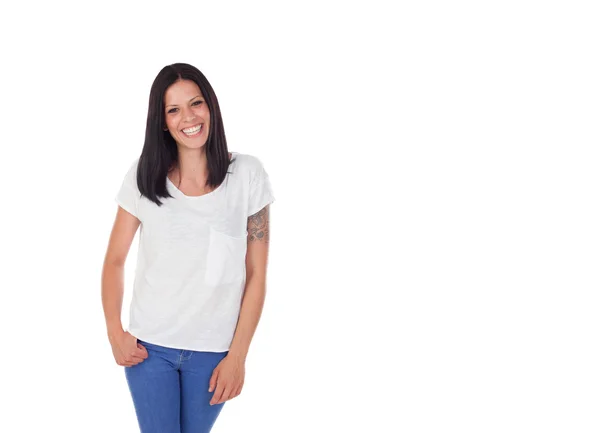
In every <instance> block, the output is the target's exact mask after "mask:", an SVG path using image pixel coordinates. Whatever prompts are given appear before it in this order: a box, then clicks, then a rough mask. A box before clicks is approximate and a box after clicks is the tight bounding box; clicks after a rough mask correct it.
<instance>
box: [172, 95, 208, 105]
mask: <svg viewBox="0 0 600 433" xmlns="http://www.w3.org/2000/svg"><path fill="white" fill-rule="evenodd" d="M200 97H202V95H198V96H194V97H193V98H192V99H190V100H189V101H188V102H192V101H193V100H194V99H196V98H200ZM166 107H177V105H176V104H169V105H166V106H165V108H166Z"/></svg>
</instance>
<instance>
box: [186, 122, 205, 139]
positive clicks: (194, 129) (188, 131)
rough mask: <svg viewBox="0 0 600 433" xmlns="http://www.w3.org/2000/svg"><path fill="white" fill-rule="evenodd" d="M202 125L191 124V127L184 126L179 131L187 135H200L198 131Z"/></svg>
mask: <svg viewBox="0 0 600 433" xmlns="http://www.w3.org/2000/svg"><path fill="white" fill-rule="evenodd" d="M202 125H203V124H200V125H196V126H192V127H191V128H185V129H182V130H181V131H182V132H183V133H184V134H185V135H187V136H188V137H195V136H196V135H200V132H201V131H202Z"/></svg>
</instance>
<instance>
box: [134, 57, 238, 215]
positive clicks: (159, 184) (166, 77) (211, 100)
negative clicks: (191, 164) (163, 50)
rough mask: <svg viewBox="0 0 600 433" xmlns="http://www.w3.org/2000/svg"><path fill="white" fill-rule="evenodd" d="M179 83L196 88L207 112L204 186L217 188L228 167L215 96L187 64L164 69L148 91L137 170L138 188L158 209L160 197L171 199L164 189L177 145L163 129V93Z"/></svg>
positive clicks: (194, 69)
mask: <svg viewBox="0 0 600 433" xmlns="http://www.w3.org/2000/svg"><path fill="white" fill-rule="evenodd" d="M179 80H190V81H193V82H194V83H196V84H197V85H198V87H199V88H200V91H201V92H202V96H203V97H204V100H205V101H206V103H207V104H208V110H209V112H210V126H209V130H208V139H207V141H206V144H205V145H204V148H205V150H206V159H207V170H208V179H207V181H206V184H207V186H210V187H211V189H212V188H216V187H218V186H219V185H221V183H222V182H223V181H224V180H225V176H226V175H227V170H228V168H229V164H230V163H231V162H233V161H229V151H228V150H227V140H226V139H225V128H224V127H223V119H222V118H221V109H220V108H219V101H218V100H217V95H215V92H214V90H213V88H212V86H211V85H210V83H209V82H208V80H207V79H206V77H205V76H204V74H202V72H200V71H199V70H198V69H197V68H195V67H194V66H192V65H188V64H186V63H174V64H172V65H169V66H165V67H164V68H163V69H162V70H161V71H160V72H159V73H158V75H157V76H156V78H155V79H154V82H153V83H152V88H151V89H150V101H149V103H148V119H147V121H146V138H145V141H144V148H143V149H142V153H141V155H140V159H139V164H138V169H137V184H138V189H139V190H140V192H141V193H142V195H143V196H145V197H146V198H148V200H151V201H153V202H154V203H156V204H157V205H158V206H161V205H162V202H161V201H160V200H159V198H161V197H165V198H166V197H171V198H173V196H172V195H171V194H170V193H169V191H168V190H167V173H168V172H169V170H170V169H171V168H172V166H173V165H174V164H177V162H178V153H179V151H178V149H177V143H176V142H175V140H174V139H173V137H172V136H171V133H170V132H169V131H165V130H163V126H164V125H165V124H166V122H165V106H164V104H165V101H164V97H165V92H166V90H167V88H168V87H169V86H171V85H172V84H173V83H175V82H176V81H179Z"/></svg>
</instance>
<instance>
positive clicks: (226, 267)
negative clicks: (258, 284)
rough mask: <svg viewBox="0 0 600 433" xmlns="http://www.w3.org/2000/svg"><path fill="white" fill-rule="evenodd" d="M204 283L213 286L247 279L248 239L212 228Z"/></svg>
mask: <svg viewBox="0 0 600 433" xmlns="http://www.w3.org/2000/svg"><path fill="white" fill-rule="evenodd" d="M209 239H210V241H209V246H208V255H207V259H206V272H205V274H204V281H205V282H206V283H207V284H209V285H211V286H218V285H222V284H229V283H234V282H236V281H241V280H242V279H244V278H245V273H246V247H247V237H246V236H242V237H234V236H229V235H226V234H224V233H221V232H218V231H216V230H215V229H214V228H212V227H210V238H209Z"/></svg>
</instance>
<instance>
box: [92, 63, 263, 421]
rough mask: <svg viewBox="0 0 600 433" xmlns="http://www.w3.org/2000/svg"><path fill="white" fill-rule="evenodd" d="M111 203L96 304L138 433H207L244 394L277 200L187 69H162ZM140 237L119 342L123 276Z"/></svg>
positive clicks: (211, 96) (206, 88) (202, 80)
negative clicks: (232, 147) (113, 210)
mask: <svg viewBox="0 0 600 433" xmlns="http://www.w3.org/2000/svg"><path fill="white" fill-rule="evenodd" d="M116 201H117V203H118V204H119V206H118V210H117V215H116V219H115V222H114V226H113V229H112V233H111V236H110V240H109V245H108V250H107V253H106V257H105V261H104V267H103V273H102V303H103V308H104V313H105V317H106V325H107V332H108V339H109V341H110V344H111V346H112V351H113V355H114V357H115V360H116V362H117V364H118V365H120V366H123V367H125V376H126V380H127V383H128V386H129V389H130V391H131V396H132V399H133V403H134V407H135V411H136V415H137V419H138V422H139V426H140V430H141V432H142V433H151V432H156V433H166V432H182V433H186V432H194V433H197V432H209V431H210V430H211V428H212V426H213V424H214V422H215V420H216V418H217V416H218V415H219V413H220V411H221V409H222V408H223V404H224V402H225V401H227V400H230V399H232V398H234V397H236V396H238V395H239V394H240V392H241V390H242V386H243V384H244V375H245V368H244V365H245V359H246V355H247V353H248V348H249V345H250V341H251V339H252V337H253V335H254V331H255V330H256V326H257V324H258V321H259V318H260V315H261V312H262V306H263V302H264V297H265V283H266V271H267V256H268V245H269V236H270V235H269V204H270V203H272V202H273V201H274V196H273V191H272V189H271V184H270V181H269V177H268V175H267V172H266V171H265V169H264V167H263V165H262V163H261V162H260V160H259V159H258V158H257V157H255V156H252V155H248V154H242V153H237V152H229V151H228V149H227V143H226V140H225V132H224V128H223V120H222V119H221V112H220V109H219V103H218V101H217V97H216V95H215V93H214V91H213V89H212V87H211V85H210V84H209V82H208V81H207V79H206V77H205V76H204V75H203V74H202V73H201V72H200V71H199V70H198V69H196V68H195V67H193V66H191V65H187V64H183V63H176V64H173V65H170V66H166V67H165V68H163V69H162V70H161V71H160V72H159V74H158V76H157V77H156V79H155V80H154V83H153V84H152V88H151V91H150V103H149V108H148V119H147V123H146V137H145V142H144V147H143V149H142V152H141V155H140V156H139V158H136V160H135V161H134V162H133V164H132V165H131V167H130V169H129V171H128V172H127V174H126V175H125V177H124V180H123V184H122V185H121V188H120V190H119V191H118V194H117V196H116ZM138 227H141V229H140V236H139V247H138V261H137V267H136V274H135V283H134V287H133V297H132V301H131V306H130V322H129V327H128V329H127V330H124V329H123V326H122V324H121V307H122V301H123V286H124V272H123V270H124V265H125V260H126V257H127V254H128V252H129V249H130V246H131V243H132V240H133V238H134V236H135V233H136V231H137V229H138Z"/></svg>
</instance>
